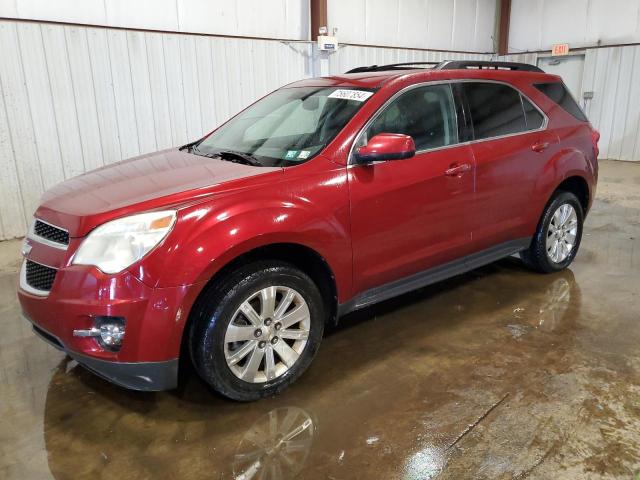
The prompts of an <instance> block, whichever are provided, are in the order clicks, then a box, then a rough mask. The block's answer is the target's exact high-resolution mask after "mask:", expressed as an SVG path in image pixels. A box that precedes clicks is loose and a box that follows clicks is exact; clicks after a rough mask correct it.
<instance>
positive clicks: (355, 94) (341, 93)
mask: <svg viewBox="0 0 640 480" xmlns="http://www.w3.org/2000/svg"><path fill="white" fill-rule="evenodd" d="M371 95H373V92H367V91H366V90H345V89H339V90H336V91H335V92H333V93H332V94H331V95H329V98H341V99H342V100H355V101H356V102H364V101H365V100H366V99H367V98H369V97H370V96H371Z"/></svg>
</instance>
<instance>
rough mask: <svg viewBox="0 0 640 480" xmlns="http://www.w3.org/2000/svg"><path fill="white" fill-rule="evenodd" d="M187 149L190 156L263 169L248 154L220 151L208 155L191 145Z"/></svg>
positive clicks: (254, 158) (261, 165) (255, 159)
mask: <svg viewBox="0 0 640 480" xmlns="http://www.w3.org/2000/svg"><path fill="white" fill-rule="evenodd" d="M189 148H190V150H191V153H192V154H194V155H200V156H201V157H207V158H221V159H222V160H227V161H229V162H234V163H244V164H246V165H251V166H252V167H264V165H263V164H262V163H260V161H259V160H258V159H257V158H256V157H254V156H253V155H250V154H248V153H241V152H235V151H233V150H222V151H220V152H211V153H209V152H203V151H202V150H198V147H196V146H195V145H191V146H190V147H189Z"/></svg>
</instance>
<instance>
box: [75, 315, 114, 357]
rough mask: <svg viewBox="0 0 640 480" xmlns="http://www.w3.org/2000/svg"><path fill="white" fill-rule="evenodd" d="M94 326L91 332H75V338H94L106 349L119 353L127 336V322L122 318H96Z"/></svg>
mask: <svg viewBox="0 0 640 480" xmlns="http://www.w3.org/2000/svg"><path fill="white" fill-rule="evenodd" d="M93 323H94V326H93V328H91V329H89V330H74V331H73V336H74V337H94V338H95V339H96V340H97V341H98V343H99V344H100V345H101V346H102V347H103V348H105V349H107V350H111V351H118V350H120V347H121V346H122V341H123V340H124V334H125V321H124V318H122V317H95V318H94V319H93Z"/></svg>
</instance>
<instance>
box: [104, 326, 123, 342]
mask: <svg viewBox="0 0 640 480" xmlns="http://www.w3.org/2000/svg"><path fill="white" fill-rule="evenodd" d="M100 338H101V339H102V341H103V342H104V344H105V345H108V346H109V347H119V346H120V345H122V339H123V338H124V325H118V324H116V323H104V324H102V325H100Z"/></svg>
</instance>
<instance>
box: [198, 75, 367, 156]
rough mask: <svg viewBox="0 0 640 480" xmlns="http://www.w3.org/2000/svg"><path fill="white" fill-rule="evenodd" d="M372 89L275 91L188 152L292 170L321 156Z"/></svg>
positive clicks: (296, 89) (318, 88)
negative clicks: (295, 166)
mask: <svg viewBox="0 0 640 480" xmlns="http://www.w3.org/2000/svg"><path fill="white" fill-rule="evenodd" d="M371 95H373V91H372V90H355V89H345V88H324V87H294V88H284V89H281V90H276V91H275V92H273V93H272V94H271V95H268V96H266V97H265V98H263V99H262V100H259V101H258V102H256V103H255V104H253V105H252V106H250V107H249V108H248V109H246V110H245V111H243V112H242V113H240V114H239V115H237V116H236V117H235V118H233V119H231V120H230V121H228V122H227V123H226V124H225V125H223V126H222V127H220V128H219V129H218V130H216V131H215V132H213V133H212V134H211V135H209V136H208V137H207V138H205V139H204V140H203V141H201V142H200V143H197V144H195V146H194V147H192V152H193V153H195V154H199V155H206V156H220V157H221V158H223V159H225V160H230V161H242V162H243V163H248V164H251V165H256V166H257V165H260V166H269V167H272V166H284V167H287V166H292V165H298V164H300V163H302V162H305V161H307V160H309V159H311V158H312V157H313V156H314V155H316V154H317V153H319V152H320V151H321V150H322V149H323V148H324V147H325V146H326V145H327V144H328V143H329V142H330V141H331V140H333V138H334V137H335V136H336V135H337V134H338V132H339V131H340V130H342V128H343V127H344V126H345V125H346V124H347V122H348V121H349V120H350V119H351V117H353V115H354V114H355V113H356V112H357V111H358V110H359V109H360V107H361V106H362V105H363V104H364V103H365V102H366V100H367V99H368V98H369V97H370V96H371Z"/></svg>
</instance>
